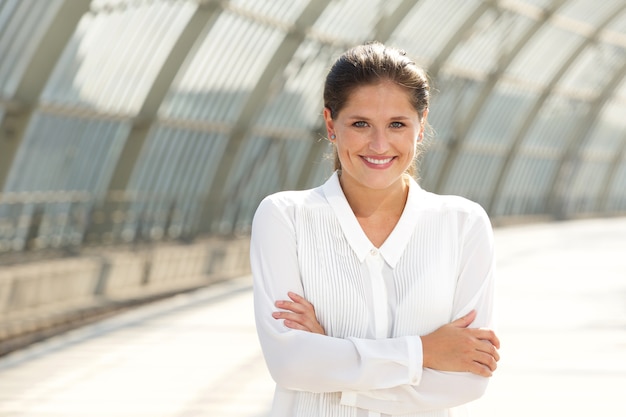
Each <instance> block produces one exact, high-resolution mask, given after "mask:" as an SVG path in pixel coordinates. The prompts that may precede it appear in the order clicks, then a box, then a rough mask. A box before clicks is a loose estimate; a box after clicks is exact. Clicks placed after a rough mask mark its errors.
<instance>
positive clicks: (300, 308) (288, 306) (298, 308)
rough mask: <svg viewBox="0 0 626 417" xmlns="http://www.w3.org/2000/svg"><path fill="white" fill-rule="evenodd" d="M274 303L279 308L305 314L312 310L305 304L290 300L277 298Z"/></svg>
mask: <svg viewBox="0 0 626 417" xmlns="http://www.w3.org/2000/svg"><path fill="white" fill-rule="evenodd" d="M275 305H276V307H278V308H280V309H283V310H289V311H293V312H294V313H300V314H307V313H309V312H312V310H311V309H310V308H308V307H306V306H305V305H302V304H298V303H294V302H292V301H286V300H279V301H276V303H275Z"/></svg>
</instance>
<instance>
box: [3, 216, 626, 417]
mask: <svg viewBox="0 0 626 417" xmlns="http://www.w3.org/2000/svg"><path fill="white" fill-rule="evenodd" d="M495 236H496V248H497V268H498V289H497V291H498V306H497V309H498V334H499V337H500V339H501V341H502V348H501V351H500V353H501V356H502V359H501V361H500V365H499V369H498V371H497V372H496V375H495V376H494V377H493V378H492V381H491V384H490V386H489V389H488V392H487V394H486V395H485V396H484V397H483V398H481V399H480V400H478V401H476V402H474V403H473V404H472V406H471V408H472V410H473V415H474V416H481V417H496V416H498V417H500V416H507V417H518V416H519V417H521V416H525V417H526V416H534V417H538V416H539V417H541V416H546V417H548V416H550V417H552V416H567V417H578V416H580V417H582V416H585V417H588V416H603V415H613V416H624V415H626V402H624V392H625V391H624V388H625V387H626V218H614V219H599V220H595V219H594V220H579V221H570V222H561V223H546V224H534V225H524V226H512V227H501V228H497V229H496V230H495ZM273 389H274V387H273V382H272V380H271V378H270V376H269V374H268V372H267V370H266V368H265V364H264V362H263V358H262V356H261V351H260V348H259V345H258V341H257V337H256V333H255V329H254V318H253V307H252V292H251V279H250V277H241V278H237V279H233V280H229V281H225V282H221V283H216V284H213V285H212V286H210V287H208V288H205V289H202V290H198V291H195V292H192V293H187V294H184V295H179V296H176V297H174V298H170V299H167V300H162V301H159V302H156V303H153V304H150V305H147V306H143V307H140V308H137V309H134V310H132V311H129V312H126V313H123V314H120V315H118V316H115V317H113V318H109V319H107V320H104V321H101V322H98V323H96V324H92V325H89V326H86V327H83V328H81V329H78V330H74V331H71V332H69V333H66V334H64V335H61V336H57V337H55V338H52V339H49V340H47V341H44V342H41V343H38V344H36V345H32V346H30V347H28V348H26V349H23V350H20V351H18V352H14V353H12V354H10V355H7V356H4V357H2V358H0V417H79V416H80V417H105V416H106V417H148V416H149V417H264V416H268V410H269V407H270V404H271V399H272V394H273Z"/></svg>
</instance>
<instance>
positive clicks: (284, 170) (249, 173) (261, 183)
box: [220, 136, 312, 232]
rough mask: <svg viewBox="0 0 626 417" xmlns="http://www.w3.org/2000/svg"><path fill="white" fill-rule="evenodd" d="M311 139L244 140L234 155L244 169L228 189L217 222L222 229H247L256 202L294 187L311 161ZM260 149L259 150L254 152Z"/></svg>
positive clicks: (243, 230)
mask: <svg viewBox="0 0 626 417" xmlns="http://www.w3.org/2000/svg"><path fill="white" fill-rule="evenodd" d="M311 144H312V143H311V142H310V141H303V140H293V139H292V140H278V139H272V138H267V137H260V136H258V137H252V138H250V140H248V141H246V146H245V148H246V149H243V150H242V152H241V156H242V157H241V159H239V158H237V160H236V161H237V162H235V164H236V166H241V167H243V168H244V169H242V170H240V174H239V176H238V177H237V179H236V183H235V186H234V187H232V188H231V187H229V188H228V190H229V191H228V197H227V198H225V208H224V210H223V212H222V213H223V214H222V215H223V217H222V219H221V221H220V225H221V227H220V230H221V231H222V232H232V229H231V230H229V228H233V227H234V230H235V231H236V232H248V231H249V227H250V224H251V223H252V217H253V215H254V211H255V210H256V208H257V206H258V204H259V202H260V201H261V199H262V198H263V197H265V196H266V195H268V194H271V193H274V192H277V191H280V190H288V189H294V188H295V185H296V184H297V181H298V179H299V176H300V174H301V171H302V169H303V167H305V166H307V165H308V164H310V162H309V161H305V160H304V158H305V157H306V156H308V153H309V152H308V151H309V148H310V147H311ZM255 151H260V152H255Z"/></svg>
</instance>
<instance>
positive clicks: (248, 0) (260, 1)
mask: <svg viewBox="0 0 626 417" xmlns="http://www.w3.org/2000/svg"><path fill="white" fill-rule="evenodd" d="M307 4H308V0H230V3H229V5H232V6H234V7H241V8H243V9H246V10H247V11H249V12H250V13H254V14H255V15H258V16H268V17H270V18H272V19H277V20H284V21H286V22H293V21H294V20H296V19H297V18H298V16H299V15H300V13H301V12H302V10H303V9H304V8H305V7H306V6H307Z"/></svg>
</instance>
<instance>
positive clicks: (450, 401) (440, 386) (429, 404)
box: [341, 206, 495, 415]
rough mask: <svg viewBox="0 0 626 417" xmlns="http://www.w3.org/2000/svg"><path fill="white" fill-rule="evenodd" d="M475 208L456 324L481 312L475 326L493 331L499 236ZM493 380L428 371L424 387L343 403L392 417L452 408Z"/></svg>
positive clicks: (355, 395) (348, 395) (365, 394)
mask: <svg viewBox="0 0 626 417" xmlns="http://www.w3.org/2000/svg"><path fill="white" fill-rule="evenodd" d="M475 207H476V210H475V213H474V214H473V215H471V216H469V217H468V219H467V223H466V227H465V228H464V230H465V232H464V234H463V239H462V247H461V253H460V262H459V274H458V280H457V286H456V291H455V296H454V304H453V317H452V320H455V319H457V318H460V317H462V316H463V315H465V314H467V313H468V312H469V311H471V310H472V309H475V310H476V311H477V316H476V319H475V321H474V322H473V323H472V324H471V326H470V327H489V328H493V327H494V317H493V316H494V314H493V303H494V301H493V298H494V272H495V271H494V264H495V261H494V248H493V233H492V229H491V225H490V222H489V219H488V217H487V215H486V213H485V212H484V210H482V208H479V207H478V206H475ZM488 380H489V378H484V377H481V376H477V375H474V374H471V373H465V372H442V371H436V370H433V369H424V370H423V373H422V376H421V379H420V381H419V383H418V384H405V385H401V386H397V387H392V388H388V389H379V390H369V391H361V392H344V393H343V395H342V400H341V403H342V404H344V405H351V406H355V407H359V408H364V409H369V410H372V411H377V412H380V413H387V414H392V415H395V414H407V413H412V412H413V413H414V412H418V411H427V410H435V409H442V408H450V407H455V406H458V405H461V404H464V403H467V402H469V401H472V400H475V399H477V398H479V397H481V396H482V395H483V393H484V391H485V389H486V388H487V384H488Z"/></svg>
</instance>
